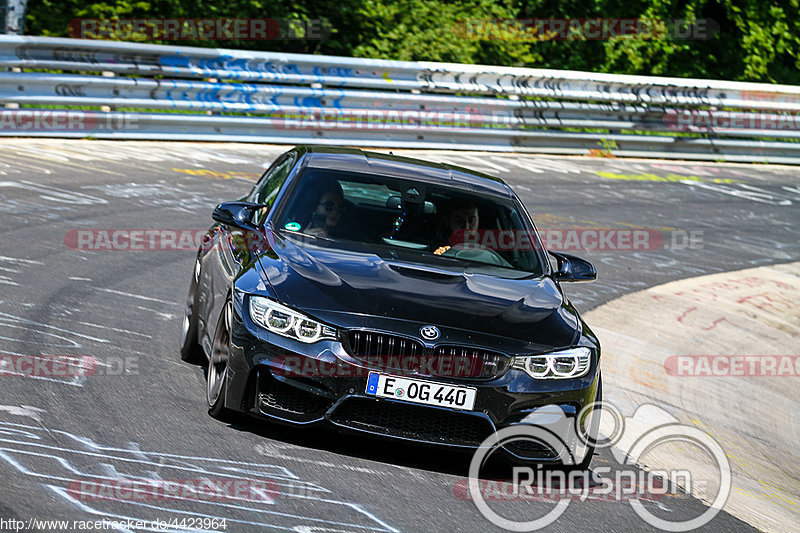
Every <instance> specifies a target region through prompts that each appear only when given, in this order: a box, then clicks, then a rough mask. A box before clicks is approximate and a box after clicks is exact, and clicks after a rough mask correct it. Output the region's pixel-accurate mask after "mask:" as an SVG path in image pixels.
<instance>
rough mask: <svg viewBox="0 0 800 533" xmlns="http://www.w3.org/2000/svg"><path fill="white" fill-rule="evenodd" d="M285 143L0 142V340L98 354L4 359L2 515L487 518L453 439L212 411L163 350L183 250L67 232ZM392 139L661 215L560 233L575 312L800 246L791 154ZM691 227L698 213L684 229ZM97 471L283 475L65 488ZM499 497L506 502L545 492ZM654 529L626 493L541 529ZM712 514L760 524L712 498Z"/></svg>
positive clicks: (168, 207)
mask: <svg viewBox="0 0 800 533" xmlns="http://www.w3.org/2000/svg"><path fill="white" fill-rule="evenodd" d="M284 150H285V147H275V146H253V145H221V144H188V143H176V144H157V143H122V142H100V141H48V140H29V139H16V140H3V141H2V142H0V221H2V226H3V228H4V235H3V241H2V245H1V246H0V355H1V354H5V355H15V354H16V355H75V356H91V357H94V358H95V359H96V360H97V361H99V362H101V363H102V365H105V366H100V367H99V369H98V372H97V373H96V374H94V375H91V376H87V377H83V378H59V377H56V378H50V379H45V378H43V377H37V378H32V377H22V376H8V375H6V376H0V518H2V519H11V518H13V519H18V520H25V521H26V520H28V519H30V518H41V519H69V520H98V519H101V518H103V517H106V518H110V519H114V518H123V517H130V518H141V519H145V520H154V519H162V520H170V519H176V518H193V517H224V518H227V524H226V525H227V531H284V530H292V531H306V532H316V531H319V532H323V531H447V532H451V531H495V530H497V531H500V530H501V529H500V528H498V527H496V526H493V525H492V524H491V523H489V522H488V521H487V520H486V519H485V518H484V517H483V516H482V515H481V514H480V513H479V512H478V511H477V509H476V507H475V505H474V504H473V502H471V501H468V500H466V501H465V500H464V499H462V498H459V497H457V493H458V491H457V490H456V491H454V486H455V485H456V484H457V483H458V482H459V481H460V480H463V479H464V478H465V477H466V475H467V467H468V462H469V457H468V456H464V455H459V454H454V453H451V452H446V451H440V450H437V449H433V448H424V447H410V446H407V445H404V444H396V443H392V442H388V441H382V440H373V439H367V438H361V437H354V436H352V435H339V434H337V433H335V432H332V431H328V430H324V429H313V430H294V429H288V428H285V427H281V426H276V425H264V424H258V423H251V422H248V421H245V420H240V421H237V422H235V423H234V424H224V423H221V422H218V421H216V420H214V419H212V418H211V417H209V416H208V415H207V414H206V409H205V407H204V404H205V379H204V375H203V370H202V368H200V367H196V366H191V365H187V364H184V363H182V362H181V361H180V358H179V355H178V336H179V330H180V322H181V314H182V311H183V302H184V299H185V295H186V290H187V288H188V282H189V276H190V273H191V269H192V264H193V258H194V252H191V251H131V250H117V251H92V250H76V249H73V247H70V246H68V243H67V242H65V236H66V235H67V234H68V232H70V230H76V229H201V228H205V227H207V226H208V225H210V223H211V220H210V213H211V210H212V208H213V206H214V205H215V204H216V203H218V202H220V201H224V200H231V199H235V198H237V197H239V196H241V195H243V194H244V193H246V192H247V191H248V190H249V188H250V186H251V185H252V181H253V179H255V178H256V177H257V175H259V174H260V172H261V171H262V169H263V167H264V166H266V165H268V164H269V163H270V162H271V161H272V160H273V159H274V158H275V157H276V156H277V155H278V154H279V153H281V152H282V151H284ZM403 153H409V154H413V155H417V156H420V157H423V158H428V159H433V160H440V161H444V162H450V163H456V164H462V165H464V166H467V167H472V168H475V169H478V170H482V171H486V172H489V173H491V174H494V175H497V176H501V177H503V178H504V179H506V180H507V182H508V183H510V184H511V185H512V187H514V188H515V190H516V191H517V192H518V194H519V195H520V197H521V198H522V200H523V201H524V203H525V204H526V206H527V208H528V210H529V211H530V212H531V213H532V215H533V216H534V218H535V219H536V220H537V222H538V225H539V227H540V229H542V228H545V229H568V228H573V229H574V228H584V229H586V228H595V229H597V228H606V229H609V228H611V229H615V228H616V229H630V228H639V229H644V230H653V231H658V232H659V233H660V234H661V235H662V236H663V239H664V241H665V242H666V243H667V245H668V246H666V247H665V246H659V247H658V248H657V249H654V250H644V251H643V250H636V251H635V250H627V251H626V250H604V251H599V250H596V249H591V250H583V251H579V250H572V251H573V253H576V254H578V255H582V256H583V257H585V258H587V259H589V260H590V261H593V262H594V263H595V264H596V265H597V267H598V271H599V277H600V279H599V281H598V282H596V283H594V284H580V285H578V284H576V285H573V286H569V287H567V289H566V290H567V292H568V294H569V295H570V296H571V298H572V300H573V302H574V303H575V304H576V305H577V307H578V308H579V310H580V311H582V312H585V311H588V310H589V309H591V308H594V307H596V306H598V305H600V304H602V303H604V302H607V301H609V300H612V299H614V298H616V297H618V296H621V295H624V294H627V293H630V292H633V291H637V290H641V289H643V288H646V287H650V286H654V285H657V284H661V283H664V282H667V281H671V280H676V279H682V278H687V277H693V276H699V275H702V274H709V273H714V272H722V271H729V270H738V269H742V268H747V267H751V266H759V265H767V264H774V263H785V262H789V261H797V260H798V259H800V246H798V241H799V240H800V239H798V237H799V235H798V233H799V232H800V230H798V224H797V222H798V218H799V217H798V214H800V212H799V211H798V207H797V206H798V203H800V186H798V183H800V170H798V169H796V168H791V167H777V166H763V165H758V166H745V165H713V164H709V165H698V164H681V163H674V162H652V161H649V162H641V161H632V160H627V161H626V160H606V159H587V158H558V157H537V156H532V155H522V156H516V155H506V154H478V153H471V154H461V153H457V152H403ZM689 232H700V233H695V234H694V237H695V242H694V244H693V245H692V246H690V247H688V248H687V247H683V246H682V244H684V243H685V237H686V236H687V235H689ZM673 235H677V237H675V239H677V241H676V243H675V244H677V245H678V246H671V245H672V244H673V242H672V239H673ZM699 239H702V242H700V241H699ZM67 241H68V239H67ZM120 363H121V364H122V366H123V367H124V366H126V365H127V367H128V368H127V371H120V369H119V366H120ZM615 464H616V463H615V461H614V459H613V458H612V457H611V456H610V454H609V453H608V452H606V451H604V452H601V453H600V455H598V456H596V457H595V460H594V462H593V466H594V467H595V468H596V467H597V466H610V467H612V472H613V471H614V469H615V468H616V466H615ZM101 477H127V478H145V479H149V478H160V479H165V480H187V479H198V478H202V477H209V478H212V479H222V478H225V479H236V478H257V479H265V478H266V479H270V480H273V481H274V482H275V483H277V487H278V492H277V495H275V497H274V499H273V500H272V501H271V502H267V503H255V504H252V503H251V504H242V503H239V502H235V501H210V502H208V501H206V502H201V501H174V500H169V501H166V500H144V501H141V500H136V499H129V500H126V501H102V500H98V501H94V500H90V499H86V498H80V497H77V496H76V494H75V492H74V491H73V492H70V490H69V489H70V487H74V482H75V481H76V480H81V479H84V480H85V479H97V478H101ZM498 505H500V506H499V507H497V509H499V510H501V512H503V513H504V514H506V513H507V516H509V517H513V518H515V519H522V518H527V519H533V518H536V517H537V516H540V515H542V514H544V512H545V511H546V510H548V509H549V508H550V507H552V504H550V503H546V502H524V503H521V502H511V503H503V504H498ZM645 505H646V506H649V508H651V509H652V510H654V512H659V513H662V514H663V515H664V516H671V517H691V516H696V515H699V514H700V513H702V512H703V511H704V510H705V505H704V504H703V503H702V502H700V501H698V500H695V499H693V498H691V497H679V498H666V499H664V500H661V501H660V502H645ZM0 526H2V523H0ZM652 529H653V528H652V527H651V526H649V525H647V524H646V523H644V522H643V521H642V520H641V519H639V517H638V516H637V515H636V514H635V513H634V511H633V510H632V508H631V506H630V505H629V504H628V503H626V502H619V501H616V502H615V501H586V502H574V503H572V504H571V505H570V506H569V507H568V509H567V510H566V512H565V513H564V515H563V516H561V518H559V519H558V520H557V521H556V522H555V523H554V524H552V525H550V526H549V527H547V528H546V529H545V530H546V531H647V530H652ZM706 529H707V530H714V531H746V530H752V529H753V528H752V527H751V526H749V525H748V524H745V523H743V522H741V521H740V520H738V519H736V518H734V517H732V516H731V515H729V514H727V513H725V512H723V513H721V514H719V515H718V516H717V517H716V518H715V519H714V521H713V522H711V523H710V524H709V525H708V526H706Z"/></svg>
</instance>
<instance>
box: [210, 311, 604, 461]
mask: <svg viewBox="0 0 800 533" xmlns="http://www.w3.org/2000/svg"><path fill="white" fill-rule="evenodd" d="M235 307H238V310H237V312H235V313H234V321H233V332H232V340H231V359H230V361H229V365H228V373H227V385H226V393H225V398H224V401H225V406H226V407H227V408H229V409H233V410H236V411H240V412H243V413H247V414H249V415H252V416H254V417H258V418H262V419H269V420H272V421H276V422H280V423H285V424H289V425H314V424H325V423H327V424H330V425H333V426H335V427H337V428H339V429H341V430H346V431H352V432H359V433H365V434H370V435H375V436H380V437H390V438H394V439H400V440H406V441H411V442H415V443H422V444H433V445H442V446H448V447H456V448H465V449H472V448H476V447H477V446H478V445H480V443H481V442H483V440H484V439H486V438H487V437H488V436H490V435H491V434H492V433H494V432H495V431H497V430H499V429H502V428H505V427H508V426H512V425H514V424H524V423H526V417H527V418H528V419H530V416H531V414H532V413H534V412H535V411H536V410H537V409H540V408H542V407H543V406H547V405H555V406H558V407H559V408H560V409H561V411H562V412H563V414H564V415H565V417H566V418H567V419H570V420H572V421H574V419H575V417H577V416H578V414H579V413H581V412H582V410H583V408H584V407H586V406H587V405H590V404H592V403H593V402H594V401H595V398H596V393H597V385H598V377H599V372H598V359H599V350H596V351H595V357H594V360H593V361H592V365H591V368H590V370H589V372H588V373H587V374H586V375H584V376H582V377H580V378H576V379H571V380H535V379H533V378H531V377H530V376H528V374H526V373H525V372H523V371H521V370H517V369H514V368H511V369H509V370H507V371H506V372H505V373H503V374H501V375H500V376H499V377H497V378H495V379H491V380H488V381H486V380H483V381H482V380H474V379H473V380H470V379H459V378H441V377H427V376H413V375H406V377H412V378H413V377H418V378H420V379H425V380H427V381H437V382H441V383H448V384H452V385H461V386H469V387H474V388H476V389H477V395H476V400H475V406H474V408H473V410H471V411H459V410H455V409H450V408H445V407H437V406H427V405H419V404H412V403H408V402H404V401H400V400H393V399H384V398H376V397H375V396H371V395H367V394H366V392H365V390H366V385H367V376H368V374H369V371H370V370H378V371H381V372H383V373H388V374H392V373H393V372H391V371H386V370H380V369H374V368H369V367H367V366H366V365H365V364H363V363H362V362H361V361H358V360H356V359H354V358H352V357H350V355H349V354H348V353H347V352H346V351H345V349H344V347H343V345H342V344H341V343H340V342H338V341H320V342H317V343H314V344H310V345H309V344H304V343H302V342H299V341H294V340H292V339H287V338H285V337H281V336H278V335H275V334H272V333H270V332H267V331H265V330H263V329H262V328H260V327H258V326H257V325H255V324H254V323H253V322H252V321H251V320H250V317H249V316H248V315H247V314H246V313H242V312H241V309H242V308H241V307H240V306H235ZM289 361H291V362H289ZM321 363H323V364H327V366H325V367H324V368H326V369H335V371H334V372H320V371H314V370H319V369H320V368H323V367H321V366H320V365H321ZM298 369H312V371H310V372H307V371H303V372H298ZM584 414H585V413H584ZM506 451H508V452H509V453H510V454H511V455H513V456H516V457H518V458H520V459H526V460H551V459H553V457H552V454H551V453H550V451H547V450H540V449H537V448H536V447H535V446H528V447H527V448H526V449H523V448H519V449H517V448H515V449H506Z"/></svg>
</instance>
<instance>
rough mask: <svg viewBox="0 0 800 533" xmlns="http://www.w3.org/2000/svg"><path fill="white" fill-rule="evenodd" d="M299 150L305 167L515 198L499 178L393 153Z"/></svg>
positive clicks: (304, 147)
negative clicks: (303, 158)
mask: <svg viewBox="0 0 800 533" xmlns="http://www.w3.org/2000/svg"><path fill="white" fill-rule="evenodd" d="M298 148H301V149H302V151H304V152H306V165H307V166H308V167H309V168H320V169H330V170H341V171H350V172H358V173H363V174H376V175H382V176H391V177H395V178H406V179H413V180H420V181H424V182H427V183H434V184H439V185H445V186H450V187H453V186H458V187H461V188H466V189H470V190H473V191H476V192H482V193H485V194H494V195H498V196H502V197H504V198H511V197H513V193H512V191H511V188H510V187H509V186H508V185H506V183H505V182H504V181H503V180H501V179H500V178H496V177H494V176H490V175H488V174H484V173H482V172H478V171H475V170H470V169H467V168H463V167H459V166H454V165H448V164H444V163H434V162H431V161H424V160H422V159H414V158H411V157H402V156H397V155H393V154H391V153H389V154H384V153H380V152H367V151H364V150H360V149H358V148H343V147H332V146H331V147H329V146H303V147H298Z"/></svg>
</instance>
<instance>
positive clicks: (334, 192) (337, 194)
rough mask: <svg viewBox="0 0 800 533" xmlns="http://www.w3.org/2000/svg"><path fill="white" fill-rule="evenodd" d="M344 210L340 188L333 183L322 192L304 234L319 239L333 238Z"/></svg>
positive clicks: (335, 182)
mask: <svg viewBox="0 0 800 533" xmlns="http://www.w3.org/2000/svg"><path fill="white" fill-rule="evenodd" d="M344 208H345V203H344V193H343V192H342V186H341V185H339V182H338V181H334V182H333V183H331V184H330V185H329V186H328V187H327V188H326V189H325V190H323V191H322V194H321V195H320V197H319V200H318V201H317V204H316V207H315V209H314V212H313V213H312V215H311V222H309V224H308V226H306V227H305V230H304V231H305V233H308V234H309V235H319V236H320V237H331V236H335V235H336V230H337V225H338V224H339V221H340V220H341V218H342V214H344Z"/></svg>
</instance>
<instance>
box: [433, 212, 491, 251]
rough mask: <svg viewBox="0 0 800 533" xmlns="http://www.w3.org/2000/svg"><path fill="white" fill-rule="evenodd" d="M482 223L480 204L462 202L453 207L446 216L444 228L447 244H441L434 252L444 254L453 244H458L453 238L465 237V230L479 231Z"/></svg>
mask: <svg viewBox="0 0 800 533" xmlns="http://www.w3.org/2000/svg"><path fill="white" fill-rule="evenodd" d="M479 223H480V214H479V212H478V206H476V205H475V204H473V203H461V204H456V205H454V206H453V207H451V208H450V209H449V210H448V211H447V213H446V214H445V217H444V224H443V225H444V228H445V233H446V237H445V238H446V239H447V241H448V243H447V244H443V245H442V246H439V247H438V248H437V249H436V250H434V252H433V253H434V254H436V255H442V254H443V253H445V252H446V251H447V250H449V249H450V245H451V244H456V243H454V242H453V239H454V238H455V239H456V240H458V239H459V238H460V239H463V237H464V232H465V231H477V230H478V224H479Z"/></svg>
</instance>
